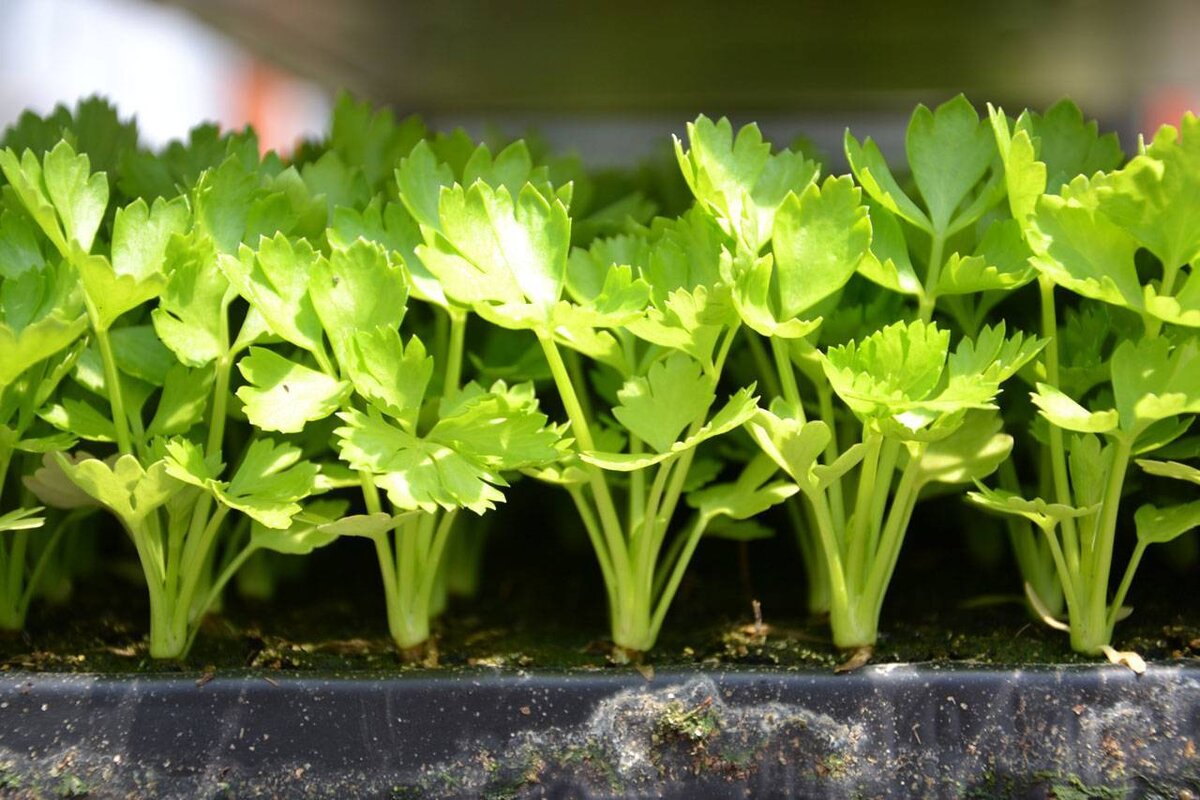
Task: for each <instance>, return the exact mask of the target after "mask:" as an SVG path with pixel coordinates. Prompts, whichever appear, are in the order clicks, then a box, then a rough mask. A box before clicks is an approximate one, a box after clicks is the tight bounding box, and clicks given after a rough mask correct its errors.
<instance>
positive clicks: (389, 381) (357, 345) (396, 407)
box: [343, 328, 434, 431]
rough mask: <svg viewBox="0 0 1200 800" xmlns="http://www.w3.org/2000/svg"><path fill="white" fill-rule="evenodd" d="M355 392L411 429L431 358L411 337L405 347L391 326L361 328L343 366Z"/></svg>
mask: <svg viewBox="0 0 1200 800" xmlns="http://www.w3.org/2000/svg"><path fill="white" fill-rule="evenodd" d="M343 366H345V368H346V371H347V374H348V375H349V377H350V382H351V383H352V384H353V385H354V389H355V391H357V392H358V393H359V394H361V395H362V396H363V397H365V398H366V399H367V400H369V401H371V403H372V404H373V405H375V406H376V407H377V408H378V409H379V410H381V411H383V412H384V413H386V414H388V415H389V416H392V417H395V418H396V419H398V420H400V422H401V423H403V424H404V426H405V428H406V429H408V430H410V431H412V430H414V429H415V428H416V425H417V417H418V416H419V414H420V411H421V401H422V399H423V398H424V397H425V390H426V388H427V387H428V386H429V379H430V378H431V377H432V375H433V366H434V365H433V359H432V358H431V357H428V356H426V354H425V345H423V344H422V343H421V340H420V339H418V338H416V337H415V336H414V337H412V338H411V339H409V340H408V345H407V346H405V345H404V344H403V343H402V342H401V341H400V333H399V332H398V331H396V330H395V329H393V328H376V329H375V330H374V331H362V332H360V333H358V334H357V335H356V336H355V337H354V342H353V349H352V351H351V353H350V355H349V357H348V358H347V360H346V361H345V363H344V365H343Z"/></svg>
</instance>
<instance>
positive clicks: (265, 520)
mask: <svg viewBox="0 0 1200 800" xmlns="http://www.w3.org/2000/svg"><path fill="white" fill-rule="evenodd" d="M300 458H301V452H300V449H299V448H296V447H292V446H291V445H287V444H276V443H275V442H273V441H271V440H270V439H255V440H254V441H253V442H251V443H250V446H249V447H248V448H247V449H246V454H245V456H243V458H242V463H241V465H240V466H239V467H238V469H237V472H235V473H234V474H233V478H232V479H230V481H229V486H228V488H227V489H226V490H225V491H224V492H223V493H222V494H221V497H220V499H221V500H222V501H223V502H224V503H226V504H227V505H229V506H230V507H232V508H235V509H237V510H239V511H241V512H242V513H243V514H245V515H246V516H248V517H250V518H251V519H253V520H255V521H257V522H259V523H261V524H263V525H265V526H267V527H268V528H275V529H278V530H284V529H287V528H289V527H290V526H291V524H292V518H293V517H294V516H295V515H296V514H297V513H299V512H300V510H301V509H300V505H299V502H298V501H300V500H302V499H304V498H305V497H307V496H308V494H309V493H310V492H311V491H312V486H313V481H314V480H315V478H316V476H317V465H316V464H313V463H310V462H308V461H301V460H300Z"/></svg>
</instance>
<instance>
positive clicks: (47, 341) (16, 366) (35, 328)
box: [0, 276, 88, 389]
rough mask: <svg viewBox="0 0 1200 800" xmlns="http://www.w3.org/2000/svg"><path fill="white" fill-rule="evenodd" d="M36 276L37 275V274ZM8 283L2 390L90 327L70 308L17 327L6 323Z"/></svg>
mask: <svg viewBox="0 0 1200 800" xmlns="http://www.w3.org/2000/svg"><path fill="white" fill-rule="evenodd" d="M35 277H36V276H35ZM7 288H8V284H5V285H3V286H0V389H3V388H4V387H5V386H7V385H8V384H10V383H12V382H13V381H15V380H16V379H17V378H18V377H19V376H20V375H21V373H23V372H24V371H25V370H27V369H29V367H31V366H33V365H34V364H37V363H39V362H41V361H44V360H45V359H47V358H50V357H51V356H53V355H54V354H55V353H58V352H60V351H62V350H64V349H65V348H67V347H69V346H70V345H71V343H72V342H74V341H76V340H77V339H78V338H79V337H80V336H82V335H83V333H84V332H85V331H86V330H87V324H88V321H87V317H86V316H85V315H83V314H75V315H69V312H68V310H67V309H59V308H56V309H52V310H51V311H50V313H49V314H47V315H46V316H43V317H41V318H40V319H37V320H35V321H32V322H30V323H29V324H26V325H23V326H21V327H19V328H17V329H15V330H14V328H13V327H12V326H10V325H8V324H4V323H5V321H6V317H7V315H8V312H9V309H8V308H7V307H6V305H7V303H6V299H7V298H6V296H5V294H6V292H5V289H7Z"/></svg>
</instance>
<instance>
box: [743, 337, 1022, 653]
mask: <svg viewBox="0 0 1200 800" xmlns="http://www.w3.org/2000/svg"><path fill="white" fill-rule="evenodd" d="M949 344H950V336H949V333H948V332H946V331H944V330H939V329H938V328H937V327H936V326H935V325H933V324H931V323H925V322H921V321H920V320H917V321H915V322H911V323H907V324H906V323H897V324H895V325H889V326H887V327H885V328H883V329H882V330H880V331H878V332H876V333H873V334H871V335H870V336H867V337H865V338H863V339H861V340H858V341H853V342H850V343H849V344H847V345H843V346H840V347H833V348H829V349H828V350H827V351H826V352H825V353H823V354H821V357H820V358H821V366H822V368H823V370H824V372H825V375H826V377H827V379H828V380H829V382H830V384H831V385H832V386H833V389H834V391H835V392H836V393H837V395H838V397H839V398H840V399H841V400H842V402H843V403H845V404H846V406H847V407H848V408H849V409H850V410H851V411H852V412H853V414H854V415H855V417H857V418H858V420H859V421H860V423H861V424H862V432H861V435H860V437H859V438H858V441H856V442H855V443H854V444H852V445H851V446H849V447H847V448H845V449H844V450H841V449H840V448H839V447H838V444H837V443H836V442H834V440H833V437H832V434H831V432H830V429H829V426H828V424H827V423H825V422H824V421H822V420H806V419H805V417H804V416H803V412H802V411H797V409H796V408H795V407H794V406H792V405H791V404H789V403H787V402H786V401H776V402H775V403H773V404H772V407H771V409H770V410H760V411H759V412H758V414H757V415H756V416H755V417H754V419H753V420H751V421H750V423H749V425H748V426H747V427H748V428H749V430H750V432H751V433H752V434H753V436H754V438H755V439H756V440H757V441H758V443H759V445H760V446H761V447H762V448H763V450H764V452H766V453H767V454H769V455H770V456H771V458H772V459H773V460H774V461H775V462H776V463H777V464H778V465H779V466H780V467H781V468H783V469H784V470H785V471H786V472H787V473H788V474H789V475H790V476H791V477H792V479H793V480H795V481H796V483H797V484H798V485H799V487H800V491H801V492H803V494H804V497H805V499H806V500H807V502H808V503H809V504H810V505H811V506H812V508H813V513H814V516H815V518H816V520H817V526H818V528H817V529H818V533H819V535H820V537H821V541H822V545H823V550H822V552H823V555H824V559H825V567H826V569H827V570H828V573H829V583H830V588H831V606H830V626H831V628H832V630H833V641H834V644H836V645H837V646H838V647H841V648H844V649H860V650H865V649H866V648H870V647H872V646H873V645H874V644H875V640H876V636H877V634H878V628H879V613H880V610H881V608H882V605H883V598H884V595H885V594H886V592H887V588H888V584H889V582H890V580H891V576H892V572H893V571H894V569H895V567H896V561H897V559H898V558H899V554H900V547H901V545H902V543H903V541H904V535H905V532H906V530H907V528H908V522H909V519H910V518H911V516H912V512H913V507H914V505H915V504H916V502H917V500H918V498H919V497H920V494H921V491H922V489H924V488H925V487H926V486H928V485H930V484H933V483H947V484H962V483H968V482H970V481H971V480H973V479H977V478H981V477H983V476H985V475H988V474H990V473H991V472H992V471H993V470H995V469H996V467H997V466H998V465H999V463H1000V462H1001V461H1003V460H1004V459H1005V458H1006V457H1007V456H1008V453H1009V450H1010V449H1011V447H1012V439H1011V437H1009V436H1008V435H1006V434H1003V433H1001V432H1000V427H1001V425H1000V419H999V415H998V414H996V413H995V411H994V408H995V406H994V400H995V397H996V394H997V393H998V391H999V389H1000V384H1001V383H1003V382H1004V381H1005V380H1007V379H1008V378H1009V377H1011V376H1012V375H1013V373H1015V372H1016V371H1017V370H1018V369H1020V367H1021V366H1023V365H1024V364H1025V363H1026V362H1028V361H1029V360H1030V359H1031V358H1033V356H1034V355H1036V353H1037V351H1038V348H1039V347H1040V343H1039V342H1037V341H1036V340H1030V339H1026V338H1024V337H1022V336H1020V335H1018V336H1015V337H1013V338H1011V339H1005V337H1004V328H1003V326H998V327H996V328H985V329H984V330H983V331H981V332H980V335H979V338H978V339H977V340H976V341H971V340H969V339H964V340H963V341H962V342H961V343H960V344H959V345H958V347H957V348H955V349H954V351H953V352H951V351H950V349H949ZM839 438H840V437H839ZM889 445H890V446H889ZM831 447H833V448H837V449H833V450H832V452H831V450H830V449H831ZM822 459H824V461H823V460H822ZM851 470H856V471H857V481H856V483H855V485H854V487H853V490H852V491H848V492H843V493H841V494H837V495H835V494H833V493H831V492H830V488H831V487H832V486H834V485H837V484H839V483H840V482H841V481H842V479H843V477H844V476H846V475H847V474H848V473H850V472H851ZM896 472H899V480H898V482H896V483H893V481H894V477H895V473H896ZM842 497H844V498H846V500H845V503H846V506H845V507H843V508H837V507H836V506H835V505H834V498H842ZM851 498H852V502H851Z"/></svg>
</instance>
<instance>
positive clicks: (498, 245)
mask: <svg viewBox="0 0 1200 800" xmlns="http://www.w3.org/2000/svg"><path fill="white" fill-rule="evenodd" d="M439 217H440V219H441V225H442V230H441V232H440V233H438V234H436V235H434V236H432V238H431V237H430V235H429V234H428V233H427V234H426V244H424V245H422V246H421V247H418V248H417V255H418V256H419V257H420V259H421V261H422V262H424V264H425V266H426V267H428V268H429V271H430V272H432V273H433V274H434V275H435V276H437V278H438V280H440V281H441V283H442V288H443V289H444V291H445V292H446V296H447V297H450V298H451V299H453V300H455V301H457V302H459V303H462V304H463V305H468V306H473V305H487V306H492V308H490V309H489V310H490V311H491V312H492V313H493V314H494V315H496V316H498V317H505V316H510V317H514V319H518V320H519V321H518V322H517V325H516V326H518V327H529V326H530V325H531V324H532V322H533V321H543V322H544V321H545V320H546V319H547V318H548V316H549V314H550V312H551V310H552V309H553V307H554V305H555V303H557V302H558V298H559V296H560V295H561V293H562V287H563V282H564V280H565V275H566V266H567V253H568V251H569V249H570V242H571V220H570V218H569V217H568V216H567V209H566V206H564V205H563V204H562V202H561V201H560V200H557V199H554V200H553V201H548V200H547V199H546V198H545V197H544V196H543V195H542V194H541V193H540V192H539V191H538V190H537V189H536V188H534V186H533V185H531V184H527V185H526V186H525V187H524V188H523V189H522V190H521V192H520V194H519V195H518V196H517V197H516V198H515V200H514V198H513V197H512V196H511V195H510V194H509V192H508V190H507V189H505V188H504V187H500V188H499V189H493V188H491V187H490V186H488V185H486V184H484V183H475V184H474V185H472V186H471V187H470V188H469V189H463V188H462V187H461V186H453V187H451V188H448V189H445V190H443V191H442V194H441V198H440V201H439ZM510 307H511V308H510ZM526 319H528V320H529V322H526V321H525V320H526Z"/></svg>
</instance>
